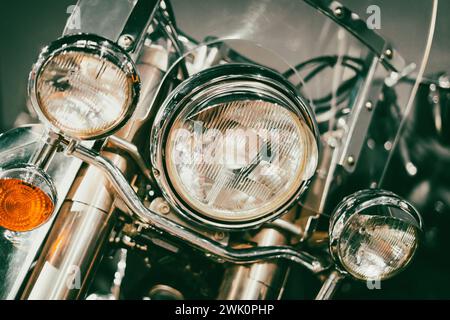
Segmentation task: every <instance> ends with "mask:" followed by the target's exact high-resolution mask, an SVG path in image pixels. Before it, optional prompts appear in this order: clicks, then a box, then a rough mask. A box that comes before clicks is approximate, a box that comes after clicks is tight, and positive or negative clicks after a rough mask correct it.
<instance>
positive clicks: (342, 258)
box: [329, 189, 423, 281]
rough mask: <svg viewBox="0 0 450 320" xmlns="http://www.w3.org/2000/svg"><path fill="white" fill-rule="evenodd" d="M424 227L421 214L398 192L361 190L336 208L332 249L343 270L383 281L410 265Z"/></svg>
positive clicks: (368, 278)
mask: <svg viewBox="0 0 450 320" xmlns="http://www.w3.org/2000/svg"><path fill="white" fill-rule="evenodd" d="M422 228H423V223H422V218H421V216H420V214H419V213H418V212H417V210H416V209H415V208H414V207H413V206H412V205H411V204H410V203H408V202H407V201H405V200H403V199H402V198H400V197H399V196H398V195H396V194H394V193H392V192H390V191H385V190H380V189H367V190H361V191H358V192H356V193H354V194H352V195H350V196H348V197H346V198H344V199H343V200H342V201H341V202H340V204H339V205H338V206H337V207H336V209H335V210H334V212H333V214H332V217H331V219H330V229H329V235H330V251H331V254H332V257H333V259H334V261H335V263H336V264H337V268H338V269H339V270H340V271H341V272H343V273H346V274H350V275H351V276H353V277H354V278H356V279H359V280H363V281H374V280H378V281H381V280H385V279H388V278H391V277H393V276H395V275H396V274H398V273H399V272H401V271H402V270H404V269H405V268H406V266H407V265H409V263H410V262H411V261H412V259H413V257H414V254H415V253H416V250H417V247H418V243H419V240H420V237H421V233H422Z"/></svg>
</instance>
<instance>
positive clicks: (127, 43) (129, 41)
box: [117, 34, 134, 51]
mask: <svg viewBox="0 0 450 320" xmlns="http://www.w3.org/2000/svg"><path fill="white" fill-rule="evenodd" d="M117 43H118V44H119V46H121V47H122V49H124V50H126V51H129V50H130V49H131V48H132V47H133V44H134V38H133V37H132V36H131V35H129V34H124V35H121V36H120V38H119V41H117Z"/></svg>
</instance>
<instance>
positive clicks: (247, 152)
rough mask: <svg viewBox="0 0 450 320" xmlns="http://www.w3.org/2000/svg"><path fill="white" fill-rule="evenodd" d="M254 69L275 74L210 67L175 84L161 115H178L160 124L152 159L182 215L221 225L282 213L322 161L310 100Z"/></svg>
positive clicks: (161, 121) (242, 68) (247, 69)
mask: <svg viewBox="0 0 450 320" xmlns="http://www.w3.org/2000/svg"><path fill="white" fill-rule="evenodd" d="M253 68H256V67H253ZM249 70H253V71H254V72H256V71H258V74H259V72H262V70H263V74H265V75H266V74H270V75H271V76H272V72H269V71H268V70H266V69H260V68H256V69H251V68H250V67H249V66H247V67H242V66H241V67H238V66H236V65H231V66H230V65H228V66H220V67H216V68H213V69H209V70H206V71H204V72H203V73H201V74H199V75H198V76H195V77H194V78H193V79H191V80H188V81H187V82H185V83H184V84H182V85H181V86H180V87H179V88H177V90H176V92H175V93H174V94H173V95H172V96H171V97H169V98H168V100H167V101H166V103H165V105H164V106H163V108H162V111H161V112H160V116H161V115H163V114H164V113H165V112H167V111H168V110H172V111H173V117H171V116H169V117H165V118H160V119H158V120H157V124H156V126H155V127H156V130H158V127H160V128H161V131H159V137H157V139H159V141H158V142H157V143H156V146H159V149H158V150H156V153H157V154H158V155H156V157H155V159H154V163H155V164H156V165H157V167H158V168H160V169H161V172H163V173H164V176H162V177H160V179H159V181H160V183H161V187H162V189H163V190H164V191H166V192H167V195H168V197H169V198H170V199H173V204H174V206H177V207H179V208H182V209H181V210H180V211H182V212H183V213H186V212H188V213H189V215H190V217H194V218H196V219H197V220H201V221H202V222H208V223H210V224H214V225H216V226H221V227H228V228H233V227H234V226H235V227H236V228H237V227H243V226H244V225H245V224H247V225H251V224H252V223H260V222H261V220H264V219H265V218H268V217H273V216H274V214H279V213H280V209H281V210H282V209H283V208H286V206H287V205H289V204H290V203H292V201H293V200H295V199H296V198H297V197H298V195H299V193H300V192H301V191H302V190H303V187H304V186H305V183H306V182H307V181H308V179H309V178H310V177H311V176H312V175H313V173H314V171H315V168H316V166H317V158H318V146H317V140H316V138H315V127H314V122H313V119H312V116H311V114H310V113H309V110H308V109H307V108H306V106H305V104H303V102H299V101H298V100H296V99H297V97H296V96H293V95H289V96H288V95H287V94H286V92H283V89H285V88H284V87H283V89H281V88H280V87H281V84H280V83H278V82H275V80H274V79H273V78H266V79H264V77H263V76H260V78H257V77H256V76H254V75H251V76H249V75H247V76H246V72H249ZM232 71H234V72H235V74H236V79H234V77H233V74H232V73H230V72H232ZM226 72H228V74H227V75H226V76H225V75H224V73H226ZM239 72H241V73H240V74H239ZM220 75H223V77H224V78H222V79H220ZM269 79H270V80H269ZM275 79H277V80H278V78H275ZM200 80H201V82H202V83H203V84H204V86H203V88H202V86H201V85H198V84H199V82H200ZM208 80H210V81H208ZM203 81H204V82H203ZM276 85H279V86H280V87H277V86H276ZM191 86H195V87H196V89H193V88H192V89H193V90H191ZM185 93H189V94H188V95H187V96H185ZM285 94H286V95H285ZM181 96H183V98H181ZM180 99H181V100H183V102H180V103H178V102H177V101H179V100H180ZM184 102H186V104H185V103H184ZM154 135H155V136H158V132H156V131H155V132H154Z"/></svg>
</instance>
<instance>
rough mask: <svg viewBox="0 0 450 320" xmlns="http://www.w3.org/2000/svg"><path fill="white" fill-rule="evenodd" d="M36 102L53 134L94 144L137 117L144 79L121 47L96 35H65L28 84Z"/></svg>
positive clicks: (48, 51) (44, 56)
mask: <svg viewBox="0 0 450 320" xmlns="http://www.w3.org/2000/svg"><path fill="white" fill-rule="evenodd" d="M28 91H29V97H30V100H31V104H32V106H33V108H34V110H35V111H36V113H37V115H38V116H39V118H40V119H41V120H42V121H44V122H45V123H46V124H47V125H48V126H49V127H50V128H51V129H52V130H53V131H54V132H56V133H60V134H63V135H65V136H67V137H70V138H75V139H78V140H95V139H100V138H103V137H106V136H108V135H110V134H112V133H113V132H115V131H116V130H118V129H119V128H120V127H121V126H123V124H125V122H126V121H127V120H128V119H129V118H130V116H131V115H132V114H133V111H134V110H135V108H136V105H137V102H138V100H139V92H140V79H139V76H138V73H137V70H136V67H135V64H134V62H133V60H132V59H131V58H130V56H129V55H128V54H127V53H126V52H125V51H124V50H123V49H122V48H120V47H119V46H118V45H117V44H115V43H114V42H112V41H110V40H107V39H105V38H103V37H100V36H97V35H93V34H76V35H70V36H65V37H62V38H60V39H58V40H56V41H54V42H53V43H51V44H50V45H49V46H47V47H45V48H44V49H43V50H42V52H41V53H40V55H39V58H38V61H37V62H36V64H35V65H34V66H33V68H32V71H31V73H30V76H29V81H28Z"/></svg>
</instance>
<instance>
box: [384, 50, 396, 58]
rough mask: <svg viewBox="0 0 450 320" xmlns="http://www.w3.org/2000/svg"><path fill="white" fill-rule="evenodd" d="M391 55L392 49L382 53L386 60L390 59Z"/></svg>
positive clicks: (392, 53)
mask: <svg viewBox="0 0 450 320" xmlns="http://www.w3.org/2000/svg"><path fill="white" fill-rule="evenodd" d="M393 55H394V52H393V51H392V49H386V50H385V51H384V56H385V57H386V58H388V59H392V56H393Z"/></svg>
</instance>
